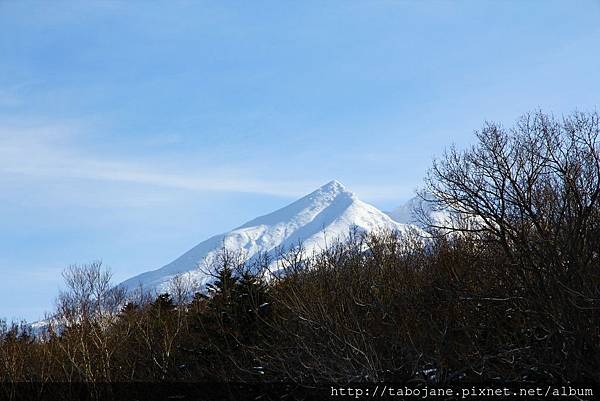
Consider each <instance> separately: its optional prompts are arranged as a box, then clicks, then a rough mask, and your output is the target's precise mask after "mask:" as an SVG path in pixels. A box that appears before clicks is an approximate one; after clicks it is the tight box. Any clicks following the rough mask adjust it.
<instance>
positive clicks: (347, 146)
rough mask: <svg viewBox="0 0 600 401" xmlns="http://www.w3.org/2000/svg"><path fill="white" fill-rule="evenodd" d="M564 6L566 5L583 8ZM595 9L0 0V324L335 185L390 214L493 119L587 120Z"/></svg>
mask: <svg viewBox="0 0 600 401" xmlns="http://www.w3.org/2000/svg"><path fill="white" fill-rule="evenodd" d="M575 4H576V5H577V7H575ZM599 17H600V3H598V2H596V1H587V2H586V1H578V2H576V3H574V2H568V1H557V2H553V1H544V2H541V1H522V0H520V1H512V2H511V1H502V2H491V1H489V2H488V1H473V2H467V1H465V2H446V1H444V2H434V1H422V2H418V1H412V2H402V1H328V2H323V1H314V2H310V1H302V2H292V1H272V2H263V1H258V2H244V1H240V2H235V1H230V2H222V1H215V2H200V1H197V2H177V1H168V2H167V1H162V2H158V1H157V2H146V1H144V2H142V1H140V2H135V1H127V2H125V1H123V2H107V1H103V2H92V1H89V2H81V1H72V2H69V1H60V2H43V1H40V2H33V1H21V2H17V1H2V0H0V277H1V280H0V317H6V318H9V319H10V318H25V319H29V320H31V319H37V318H39V317H41V316H42V315H43V313H44V311H45V310H49V309H50V308H51V307H52V301H53V298H54V297H55V295H56V292H57V290H58V288H59V286H60V282H61V280H60V272H61V270H62V269H63V268H64V267H66V266H67V265H69V264H72V263H85V262H89V261H92V260H96V259H102V260H103V261H104V263H105V264H106V265H108V266H110V267H111V268H112V270H113V272H114V274H115V280H116V281H120V280H122V279H125V278H127V277H130V276H132V275H134V274H137V273H140V272H142V271H146V270H148V269H153V268H157V267H160V266H162V265H164V264H166V263H167V262H170V261H171V260H172V259H174V258H175V257H177V256H179V254H181V253H182V252H184V251H186V250H187V249H189V248H190V247H192V246H193V245H195V244H196V243H198V242H200V241H201V240H203V239H205V238H206V237H208V236H209V235H212V234H215V233H218V232H222V231H227V230H229V229H231V228H233V227H234V226H237V225H239V224H241V223H243V222H245V221H246V220H249V219H250V218H253V217H255V216H257V215H260V214H264V213H267V212H269V211H271V210H273V209H276V208H278V207H281V206H283V205H285V204H287V203H289V202H290V201H292V200H294V199H295V198H297V197H298V196H300V195H303V194H305V193H307V192H310V191H311V190H313V189H314V188H316V187H318V186H319V185H321V184H323V183H325V182H327V181H329V180H331V179H338V180H340V181H341V182H343V183H344V184H345V185H346V186H347V187H349V188H350V189H352V190H353V191H355V192H356V193H357V194H358V195H359V197H360V198H362V199H363V200H366V201H368V202H371V203H373V204H374V205H376V206H378V207H380V208H382V209H390V208H392V207H394V206H397V205H398V204H400V203H402V202H403V201H405V200H406V199H408V198H409V197H410V196H412V194H413V193H414V189H415V188H416V187H418V186H419V185H420V184H421V182H422V178H423V176H424V174H425V171H426V169H427V168H428V166H429V165H430V164H431V160H432V158H433V157H434V156H435V155H439V154H440V153H441V152H442V151H443V149H444V148H445V147H446V146H448V145H449V144H451V143H456V144H457V145H458V146H465V145H468V144H469V143H470V142H471V141H472V138H473V130H475V129H477V128H478V127H480V126H481V125H482V123H483V122H484V121H485V120H495V121H500V122H503V123H505V124H506V125H509V124H510V123H511V122H512V121H513V120H514V119H515V118H517V117H518V116H519V115H520V114H521V113H523V112H526V111H529V110H533V109H537V108H541V109H543V110H545V111H549V112H554V113H555V114H557V115H560V114H562V113H569V112H571V111H573V110H575V109H579V110H584V111H588V110H595V109H597V107H598V101H599V99H598V96H599V94H600V77H599V74H598V71H600V52H598V49H599V48H600V25H599V24H598V23H597V22H598V18H599Z"/></svg>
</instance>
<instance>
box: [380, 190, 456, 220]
mask: <svg viewBox="0 0 600 401" xmlns="http://www.w3.org/2000/svg"><path fill="white" fill-rule="evenodd" d="M432 198H433V195H430V194H427V195H426V197H425V199H426V200H428V199H432ZM426 200H424V199H423V198H421V197H420V196H415V197H413V198H411V199H409V200H408V201H407V202H406V203H404V204H403V205H401V206H399V207H397V208H395V209H393V210H391V211H389V212H385V214H387V215H388V216H389V217H391V218H392V220H394V221H395V222H397V223H400V224H411V225H417V226H420V225H422V223H421V222H419V221H418V219H417V216H416V215H415V211H416V210H423V211H424V212H425V214H426V215H427V216H428V219H429V220H430V221H431V222H432V223H434V224H439V225H447V224H449V222H450V215H449V213H448V212H447V211H440V210H434V209H433V207H432V205H431V203H428V202H427V201H426Z"/></svg>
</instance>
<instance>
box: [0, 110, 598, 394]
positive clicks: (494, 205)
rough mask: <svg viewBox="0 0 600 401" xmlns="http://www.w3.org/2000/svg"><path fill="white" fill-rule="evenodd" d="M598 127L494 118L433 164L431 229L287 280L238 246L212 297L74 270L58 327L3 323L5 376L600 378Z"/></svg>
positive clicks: (287, 273) (300, 270) (539, 118)
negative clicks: (121, 285)
mask: <svg viewBox="0 0 600 401" xmlns="http://www.w3.org/2000/svg"><path fill="white" fill-rule="evenodd" d="M599 132H600V130H599V121H598V115H597V114H574V115H572V116H569V117H568V118H566V119H562V120H556V119H553V118H551V117H548V116H546V115H544V114H541V113H537V114H533V115H529V116H525V117H523V119H521V120H520V121H519V122H518V123H517V124H516V125H515V127H514V128H512V129H504V128H502V127H501V126H499V125H496V124H488V125H486V126H485V127H484V129H482V130H481V131H480V132H478V133H477V138H478V143H477V144H476V145H474V146H473V147H472V148H470V149H467V150H465V151H458V150H450V151H448V152H447V153H446V154H445V155H444V156H443V157H442V158H441V159H440V160H438V161H436V163H435V164H434V166H433V168H432V169H431V171H430V174H429V176H428V179H427V189H426V191H427V193H428V194H432V195H433V196H430V195H427V196H425V198H426V199H427V202H429V203H430V206H431V205H433V206H434V208H436V209H437V208H439V209H443V210H444V211H445V213H446V214H445V215H444V216H446V217H444V218H438V219H437V220H432V219H429V217H428V216H431V214H430V213H429V214H425V213H421V217H422V218H423V220H427V219H429V220H428V221H424V222H425V223H427V224H428V226H427V234H424V231H420V230H417V229H415V230H412V231H407V232H403V233H389V232H380V233H371V234H360V233H350V234H351V235H350V236H349V239H347V240H345V241H343V242H340V243H337V244H333V245H331V246H330V247H329V248H328V249H326V250H324V251H323V253H321V254H319V255H312V256H310V257H307V256H306V255H304V254H303V252H302V250H301V249H297V250H292V251H290V252H287V253H286V254H285V255H284V257H283V258H281V261H280V262H279V267H280V268H281V271H280V272H279V274H277V275H270V274H268V272H269V266H271V267H272V264H270V261H269V260H267V259H266V258H262V259H261V258H259V259H255V260H253V261H252V263H248V262H247V261H245V260H243V258H241V257H240V255H239V254H236V253H232V252H228V251H223V252H222V253H221V255H220V257H219V258H218V260H216V261H215V263H214V265H213V269H212V272H213V274H214V275H215V280H214V281H213V282H212V284H211V285H209V286H208V288H206V289H203V290H205V291H199V292H195V291H193V290H190V288H188V287H187V286H186V283H185V282H184V280H182V279H178V280H175V282H174V285H173V290H172V291H170V293H165V294H161V295H159V296H155V297H147V296H143V295H138V296H136V297H133V298H132V297H126V294H123V293H122V291H120V290H118V289H115V288H113V287H111V285H110V276H109V275H108V274H107V273H106V272H105V271H104V270H103V269H102V267H101V266H100V265H99V264H92V265H87V266H79V267H72V268H70V269H68V270H67V271H66V272H65V279H66V284H67V286H66V287H67V289H66V290H65V292H64V293H62V294H60V296H59V297H58V303H57V304H58V308H57V313H56V315H55V316H54V317H53V319H51V324H50V326H49V328H48V330H46V331H44V332H43V333H41V334H38V335H33V334H32V333H31V331H30V330H27V329H20V328H19V327H17V326H13V327H4V328H3V330H2V333H0V338H1V342H0V380H2V381H4V382H31V381H33V382H93V383H101V382H127V381H152V382H157V381H165V382H173V381H236V382H257V381H259V382H260V381H286V382H298V383H304V384H310V383H322V382H340V383H346V382H358V381H407V380H421V381H424V382H430V383H438V384H439V383H452V382H473V381H475V382H477V381H485V382H490V381H494V380H498V381H499V380H502V381H518V382H542V381H544V382H548V381H550V382H562V383H565V382H572V381H595V382H598V381H600V313H599V308H600V263H599V257H600V207H599V206H600V201H599V197H600V157H599V154H600V153H599V148H598V142H597V139H598V135H599ZM267 277H268V280H267Z"/></svg>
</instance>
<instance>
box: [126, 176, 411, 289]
mask: <svg viewBox="0 0 600 401" xmlns="http://www.w3.org/2000/svg"><path fill="white" fill-rule="evenodd" d="M353 227H355V228H356V229H358V230H362V231H367V232H370V231H373V230H377V229H388V230H400V231H403V230H405V229H406V225H405V224H401V223H398V222H396V221H394V220H393V219H392V218H390V217H389V216H388V215H386V214H385V213H383V212H381V211H380V210H378V209H377V208H375V207H374V206H371V205H369V204H367V203H365V202H363V201H361V200H360V199H358V198H357V196H356V195H355V194H354V193H352V192H351V191H349V190H347V189H346V188H345V187H344V186H343V185H342V184H340V183H339V182H337V181H331V182H329V183H327V184H325V185H323V186H322V187H321V188H319V189H317V190H316V191H314V192H312V193H310V194H309V195H306V196H305V197H303V198H301V199H299V200H297V201H295V202H294V203H291V204H290V205H288V206H286V207H284V208H282V209H279V210H277V211H275V212H273V213H270V214H267V215H264V216H261V217H258V218H256V219H254V220H251V221H249V222H247V223H246V224H243V225H242V226H240V227H238V228H236V229H234V230H232V231H230V232H227V233H224V234H220V235H216V236H214V237H212V238H209V239H207V240H206V241H204V242H201V243H200V244H198V245H196V246H195V247H194V248H192V249H190V250H189V251H188V252H186V253H184V254H183V255H181V256H180V257H179V258H177V259H175V260H174V261H173V262H171V263H169V264H167V265H165V266H163V267H161V268H160V269H157V270H153V271H149V272H146V273H142V274H140V275H138V276H135V277H132V278H130V279H128V280H126V281H124V282H123V283H121V286H124V287H126V288H128V289H135V288H138V287H139V286H140V285H141V286H142V287H143V288H144V290H156V291H164V290H167V289H168V285H169V282H170V281H171V280H172V278H173V277H175V276H176V275H180V274H185V275H187V276H188V277H191V278H192V279H194V280H195V281H196V282H197V283H198V284H199V285H201V286H203V284H205V283H206V282H207V281H208V280H209V279H210V277H208V276H207V275H206V273H203V272H202V271H201V270H200V269H198V265H199V264H201V263H203V261H205V260H207V259H210V258H211V257H214V256H215V255H216V254H217V253H218V252H219V251H220V250H221V249H222V248H226V249H231V250H234V251H243V252H244V253H245V255H246V257H247V258H249V259H251V258H252V257H253V256H256V255H258V254H260V253H267V254H270V256H272V257H274V258H276V257H277V251H278V249H280V248H284V249H289V248H292V247H294V246H297V245H298V244H299V243H300V242H301V243H302V245H303V247H304V249H305V251H306V252H307V253H309V254H310V253H312V252H313V251H316V252H318V251H319V250H322V249H324V248H325V247H326V245H327V244H328V243H331V242H332V241H333V240H336V239H340V238H343V237H344V236H346V235H348V233H349V232H350V230H351V229H352V228H353Z"/></svg>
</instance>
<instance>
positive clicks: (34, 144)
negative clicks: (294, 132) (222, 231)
mask: <svg viewBox="0 0 600 401" xmlns="http://www.w3.org/2000/svg"><path fill="white" fill-rule="evenodd" d="M78 129H81V127H80V126H78V125H77V123H72V122H63V123H51V124H44V125H34V126H19V125H12V126H6V125H5V126H3V127H0V175H4V176H20V177H22V178H23V179H26V178H27V177H33V178H44V179H48V180H52V179H81V180H96V181H104V182H119V183H132V184H139V185H148V186H155V187H164V188H174V189H182V190H188V191H197V192H203V191H218V192H248V193H259V194H268V195H276V196H286V197H288V196H290V197H291V196H296V195H298V194H299V191H301V190H302V189H303V188H302V186H303V185H302V183H301V184H300V185H298V182H296V181H294V182H291V181H273V180H266V179H265V180H262V179H256V178H252V177H251V174H252V171H251V170H250V169H248V168H246V174H245V176H243V177H242V176H232V175H231V174H229V175H227V174H223V173H222V172H220V171H218V170H217V169H215V171H211V170H209V169H206V167H203V168H202V171H199V172H182V171H174V170H172V169H167V168H166V167H165V166H161V165H157V163H156V162H155V161H152V160H146V161H142V162H140V161H135V162H134V161H128V160H120V159H111V158H108V157H102V156H99V155H94V154H90V152H89V151H88V150H86V149H84V148H83V147H82V146H79V145H78V143H77V139H78V137H77V135H76V133H77V130H78ZM317 184H318V183H308V182H305V183H304V185H309V186H312V185H317Z"/></svg>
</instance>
